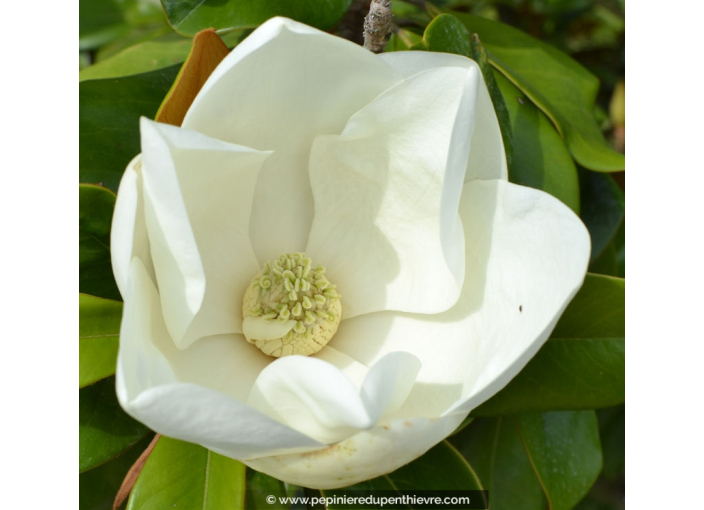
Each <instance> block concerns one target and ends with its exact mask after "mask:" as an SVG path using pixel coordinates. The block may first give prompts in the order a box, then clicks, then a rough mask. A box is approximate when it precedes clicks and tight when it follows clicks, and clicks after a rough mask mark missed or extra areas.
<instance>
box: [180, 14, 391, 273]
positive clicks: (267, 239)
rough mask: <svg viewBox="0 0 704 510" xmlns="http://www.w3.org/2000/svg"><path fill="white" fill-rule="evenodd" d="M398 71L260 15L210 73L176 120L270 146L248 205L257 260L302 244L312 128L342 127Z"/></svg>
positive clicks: (344, 44) (340, 42) (333, 40)
mask: <svg viewBox="0 0 704 510" xmlns="http://www.w3.org/2000/svg"><path fill="white" fill-rule="evenodd" d="M400 79H401V78H400V76H398V74H397V73H396V72H395V71H394V70H393V69H392V68H391V67H390V66H388V65H387V64H386V63H384V62H383V61H382V60H380V59H379V58H377V56H376V55H373V54H372V53H370V52H369V51H367V50H365V49H363V48H361V47H360V46H358V45H356V44H354V43H351V42H349V41H346V40H344V39H341V38H339V37H334V36H332V35H330V34H326V33H324V32H320V31H318V30H315V29H313V28H310V27H307V26H305V25H302V24H300V23H296V22H294V21H291V20H288V19H284V18H274V19H271V20H269V21H267V22H266V23H264V24H263V25H261V26H260V27H259V28H258V29H257V30H255V31H254V32H253V33H252V34H251V35H250V36H249V37H247V39H245V40H244V41H243V42H242V43H241V44H240V45H239V46H237V47H236V48H235V49H234V50H233V51H232V52H231V53H230V55H229V56H228V57H227V58H226V59H225V60H224V61H223V62H222V63H221V64H220V65H219V66H218V68H217V69H216V70H215V72H214V73H213V74H212V75H211V76H210V78H209V79H208V81H207V82H206V83H205V85H204V86H203V88H202V90H201V91H200V93H199V94H198V96H197V97H196V99H195V101H194V103H193V105H192V106H191V108H190V110H189V111H188V114H187V115H186V118H185V120H184V122H183V127H185V128H189V129H194V130H196V131H200V132H201V133H205V134H207V135H209V136H212V137H214V138H218V139H221V140H225V141H228V142H233V143H238V144H242V145H246V146H248V147H254V148H255V149H260V150H273V151H275V153H274V155H273V156H272V157H271V158H269V160H267V162H266V164H265V166H264V168H263V169H262V172H261V176H260V179H259V182H258V183H257V189H256V195H255V200H254V210H253V212H252V220H251V235H252V244H253V246H254V249H255V252H256V254H257V257H258V258H259V261H260V263H262V264H263V263H264V262H265V261H267V260H272V259H274V258H276V257H278V256H280V255H281V254H282V253H286V252H292V251H303V249H304V248H305V244H306V240H307V238H308V232H309V231H310V224H311V221H312V218H313V201H312V196H311V191H310V185H309V183H308V173H307V172H308V153H309V151H310V146H311V143H312V141H313V138H314V137H315V136H316V135H318V134H332V133H339V132H340V131H342V128H343V127H344V126H345V123H346V122H347V120H348V119H349V118H350V116H351V115H352V114H353V113H354V112H356V111H357V110H359V109H360V108H362V107H363V106H364V105H366V104H367V103H369V102H370V101H371V100H372V99H374V98H375V97H376V96H377V95H379V94H380V93H381V92H382V91H384V90H385V89H387V88H388V87H390V86H391V85H393V84H394V83H396V82H398V81H399V80H400ZM281 211H285V213H282V212H281Z"/></svg>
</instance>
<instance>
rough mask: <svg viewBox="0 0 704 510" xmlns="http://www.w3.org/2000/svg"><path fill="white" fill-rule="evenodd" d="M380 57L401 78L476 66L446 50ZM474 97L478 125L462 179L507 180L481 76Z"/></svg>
mask: <svg viewBox="0 0 704 510" xmlns="http://www.w3.org/2000/svg"><path fill="white" fill-rule="evenodd" d="M379 56H380V58H381V59H382V60H384V61H385V62H386V63H388V64H389V65H391V66H392V67H393V68H394V69H395V70H396V71H398V72H399V73H401V74H402V75H403V77H404V78H408V77H409V76H413V75H414V74H417V73H420V72H423V71H426V70H428V69H433V68H436V67H462V68H466V67H470V66H471V67H476V65H477V64H476V63H475V62H474V61H473V60H469V59H468V58H465V57H462V56H460V55H451V54H449V53H434V52H424V51H398V52H394V53H383V54H381V55H379ZM480 81H481V83H480V85H479V95H478V98H477V120H476V122H477V125H478V126H481V127H482V128H481V129H477V130H475V131H474V133H473V135H472V144H471V149H470V154H471V156H470V158H469V160H468V164H467V175H466V178H465V180H466V181H467V182H468V181H471V180H474V179H503V180H504V181H507V180H508V167H507V165H506V153H505V152H504V143H503V139H502V138H501V130H500V128H499V121H498V119H497V118H496V112H495V111H494V105H493V103H492V102H491V97H489V91H488V90H487V88H486V84H485V83H484V80H480Z"/></svg>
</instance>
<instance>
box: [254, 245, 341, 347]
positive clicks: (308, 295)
mask: <svg viewBox="0 0 704 510" xmlns="http://www.w3.org/2000/svg"><path fill="white" fill-rule="evenodd" d="M242 311H243V316H244V323H243V331H244V335H245V337H246V338H247V341H248V342H249V343H252V344H254V345H256V346H257V347H258V348H259V349H260V350H261V351H262V352H263V353H264V354H266V355H268V356H274V357H277V358H278V357H281V356H289V355H292V354H301V355H304V356H308V355H310V354H315V353H316V352H318V351H320V350H321V349H322V348H323V347H324V346H325V345H326V344H327V343H328V342H329V341H330V340H331V339H332V337H333V335H334V334H335V332H336V331H337V327H338V326H339V324H340V319H341V317H342V305H341V302H340V294H339V293H338V292H337V287H336V286H335V285H333V284H332V283H330V281H329V280H328V279H327V277H326V276H325V267H324V266H321V265H318V266H316V267H313V262H312V260H311V259H310V258H309V257H308V256H306V254H305V253H300V252H299V253H287V254H284V255H281V257H279V258H278V259H276V260H274V261H273V262H272V263H270V262H267V263H266V264H265V265H264V268H263V269H262V270H261V271H260V272H259V273H258V274H257V275H256V276H255V277H254V279H253V280H252V282H251V283H250V284H249V287H247V290H246V291H245V294H244V299H243V306H242Z"/></svg>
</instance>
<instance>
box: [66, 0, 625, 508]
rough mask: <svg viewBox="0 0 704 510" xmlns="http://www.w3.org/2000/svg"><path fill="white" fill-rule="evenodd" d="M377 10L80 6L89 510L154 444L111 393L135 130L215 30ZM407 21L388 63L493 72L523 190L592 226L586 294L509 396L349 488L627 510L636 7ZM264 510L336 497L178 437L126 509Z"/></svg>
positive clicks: (456, 7) (217, 0)
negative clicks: (115, 233) (423, 54)
mask: <svg viewBox="0 0 704 510" xmlns="http://www.w3.org/2000/svg"><path fill="white" fill-rule="evenodd" d="M363 4H364V2H353V1H352V0H328V1H326V2H318V1H317V0H300V1H296V2H285V1H282V0H205V1H200V0H197V1H196V0H161V5H159V4H157V3H156V2H154V1H151V0H80V26H79V57H80V58H79V61H80V67H81V74H80V80H81V84H80V124H79V132H80V159H79V162H80V168H79V178H80V188H79V197H80V204H79V206H80V207H79V253H80V262H79V268H80V282H79V291H80V292H81V295H80V298H79V299H80V302H79V305H80V306H79V308H80V331H79V348H80V374H79V387H80V395H79V396H80V415H79V433H80V450H79V471H80V473H81V474H80V508H81V509H82V510H97V509H109V508H111V507H112V501H113V498H114V495H115V493H116V492H117V489H118V488H119V486H120V483H121V482H122V479H123V478H124V476H125V474H126V473H127V471H128V469H129V468H130V466H131V465H132V464H133V463H134V461H135V460H136V459H137V457H138V456H139V455H140V453H141V452H142V451H143V450H144V449H145V448H146V447H147V445H148V444H149V442H150V441H151V439H152V437H153V432H152V431H150V430H148V429H147V428H146V427H144V426H143V425H141V424H140V423H138V422H136V421H134V420H133V419H132V418H130V417H129V416H127V415H126V414H125V413H124V412H123V411H122V410H121V409H120V407H119V405H118V403H117V399H116V396H115V387H114V377H113V374H114V372H115V360H116V356H117V346H118V337H119V328H120V317H121V313H122V303H121V298H120V294H119V291H118V290H117V286H116V285H115V281H114V278H113V277H112V271H111V267H110V224H111V219H112V213H113V208H114V205H115V192H116V191H117V186H118V183H119V180H120V177H121V175H122V172H123V171H124V169H125V167H126V165H127V164H128V163H129V161H130V160H131V158H132V157H134V155H136V154H137V153H138V152H139V129H138V119H139V117H140V116H142V115H144V116H146V117H150V118H153V117H154V115H155V113H156V111H157V109H158V107H159V105H160V104H161V102H162V100H163V98H164V96H165V95H166V93H167V92H168V90H169V88H170V86H171V84H172V82H173V80H174V78H175V77H176V75H177V73H178V70H179V68H180V63H182V62H183V61H184V60H185V58H186V56H187V55H188V51H189V49H190V44H191V43H190V38H189V37H190V36H192V35H193V34H195V33H196V32H198V31H199V30H201V29H204V28H208V27H210V26H214V27H215V28H218V29H219V30H220V34H221V37H222V38H223V40H224V41H225V42H226V44H227V45H228V46H229V47H233V46H235V45H236V44H237V43H238V42H239V41H240V40H241V39H242V38H243V37H244V36H246V35H247V34H248V33H249V31H250V30H251V29H252V28H254V27H256V26H258V25H259V24H261V23H262V22H263V21H265V20H266V19H268V18H269V17H271V16H274V15H282V16H288V17H291V18H294V19H297V20H299V21H302V22H305V23H307V24H310V25H312V26H315V27H318V28H321V29H323V30H329V31H332V32H333V33H337V32H338V30H339V29H340V27H343V26H348V25H349V24H350V23H353V22H357V23H359V20H360V12H361V14H362V15H364V14H365V13H366V10H365V9H366V5H363ZM394 15H395V18H394V23H395V25H394V32H393V34H392V35H391V38H390V41H389V45H388V48H387V51H401V50H411V51H413V50H425V51H441V52H449V53H457V54H461V55H465V56H467V57H469V58H472V59H474V60H476V61H477V62H478V63H479V65H480V68H481V70H482V74H483V75H484V79H485V82H486V83H487V85H488V88H489V91H490V95H491V98H492V101H493V102H494V106H495V108H496V111H497V115H498V118H499V121H500V124H501V130H502V135H503V139H504V144H505V145H506V151H507V160H508V162H509V178H510V180H511V181H512V182H514V183H517V184H521V185H525V186H530V187H533V188H537V189H541V190H543V191H546V192H547V193H550V194H552V195H553V196H555V197H557V198H558V199H559V200H561V201H562V202H563V203H565V204H566V205H567V206H568V207H570V208H571V209H572V210H573V211H575V213H577V214H579V215H580V217H581V218H582V221H583V222H584V224H585V225H586V226H587V228H588V230H589V233H590V235H591V240H592V253H591V263H590V268H589V270H590V274H588V275H587V277H586V280H585V283H584V286H583V287H582V289H581V290H580V292H579V293H578V294H577V296H576V298H575V299H574V300H573V301H572V303H571V304H570V305H569V306H568V308H567V310H566V311H565V313H564V315H563V316H562V318H561V319H560V321H559V323H558V324H557V326H556V328H555V330H554V332H553V334H552V336H551V338H550V339H549V340H548V341H547V342H546V344H545V345H544V346H543V347H542V348H541V349H540V351H539V352H538V353H537V354H536V356H535V357H534V358H533V359H532V360H531V361H530V362H529V363H528V365H527V366H526V367H525V368H524V370H523V371H522V372H521V373H520V374H519V375H518V376H517V377H516V378H515V379H514V380H513V381H511V382H510V383H509V384H508V385H507V386H506V387H505V388H504V389H503V390H501V391H500V392H499V393H498V394H496V395H495V396H494V397H492V398H491V399H489V400H488V401H487V402H485V403H483V404H482V405H480V406H479V407H478V408H476V409H475V410H473V411H472V413H471V414H470V416H469V417H468V418H467V419H466V420H465V422H464V423H463V425H462V426H461V427H460V428H459V429H458V431H456V433H455V434H454V435H452V436H451V437H450V438H448V439H447V440H445V441H443V442H442V443H440V444H439V445H437V446H436V447H434V448H433V449H431V450H430V451H429V452H427V453H426V454H425V455H424V456H422V457H421V458H419V459H417V460H416V461H414V462H412V463H411V464H409V465H407V466H404V467H402V468H400V469H399V470H397V471H396V472H394V473H390V474H388V475H386V476H382V477H379V478H376V479H374V480H369V481H367V482H364V483H361V484H358V485H356V486H354V487H352V488H353V489H356V490H365V491H373V490H380V489H384V490H403V489H413V488H417V489H472V488H483V489H488V490H489V503H490V504H491V506H492V508H493V509H494V510H497V509H498V510H501V509H506V510H514V509H517V508H520V509H522V510H538V509H547V508H550V509H552V510H568V509H571V508H577V509H580V510H591V509H600V510H615V509H620V508H623V475H624V469H625V459H624V442H625V428H624V427H625V406H624V399H625V395H624V392H625V375H624V363H625V338H624V337H625V327H624V304H625V303H624V302H625V281H624V277H625V199H624V189H625V188H624V177H623V176H624V174H623V173H622V170H623V167H624V158H623V147H624V142H623V133H624V127H625V126H624V120H623V112H622V108H620V107H619V104H622V103H623V99H622V97H621V98H619V97H618V95H616V97H614V94H615V92H614V91H615V90H617V84H618V83H619V82H620V81H623V79H624V78H623V76H624V64H625V63H624V4H623V0H601V1H597V0H494V1H492V0H481V1H480V0H476V1H473V0H439V1H437V2H434V3H430V2H423V1H421V0H413V1H409V2H402V1H400V0H396V1H394ZM355 20H356V21H355ZM359 30H360V31H361V25H359ZM611 103H613V104H611ZM346 490H348V489H340V490H336V491H324V492H325V494H326V495H332V494H341V493H344V492H345V491H346ZM266 493H271V494H278V495H316V494H319V493H320V491H312V490H310V489H304V488H302V487H295V486H291V485H289V484H285V483H282V482H280V481H278V480H275V479H273V478H271V477H269V476H267V475H264V474H262V473H257V472H255V471H253V470H250V469H248V468H246V467H245V466H243V465H242V464H240V463H239V462H237V461H233V460H231V459H228V458H225V457H222V456H220V455H217V454H215V453H212V452H209V451H208V450H206V449H205V448H203V447H201V446H197V445H193V444H188V443H184V442H181V441H177V440H174V439H170V438H166V437H163V438H161V439H160V440H159V441H158V443H157V444H156V447H155V449H154V450H153V452H152V454H151V455H150V457H149V459H148V461H147V463H146V466H145V468H144V470H143V471H142V473H141V475H140V477H139V479H138V481H137V483H136V485H135V487H134V490H133V491H132V495H131V497H130V499H129V501H128V502H126V503H125V504H123V507H124V506H127V507H129V508H131V509H134V510H146V509H163V508H172V507H174V506H176V507H180V508H212V509H224V508H227V509H236V508H267V506H268V504H267V503H266V502H265V501H263V500H262V494H266ZM204 502H205V506H204ZM331 508H335V507H334V506H332V507H331Z"/></svg>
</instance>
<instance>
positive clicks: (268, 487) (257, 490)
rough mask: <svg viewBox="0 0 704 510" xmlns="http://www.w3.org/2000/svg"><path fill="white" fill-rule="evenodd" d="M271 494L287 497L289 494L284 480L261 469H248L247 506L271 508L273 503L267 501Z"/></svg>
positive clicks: (251, 508) (250, 509)
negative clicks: (260, 470) (262, 471)
mask: <svg viewBox="0 0 704 510" xmlns="http://www.w3.org/2000/svg"><path fill="white" fill-rule="evenodd" d="M269 495H271V496H275V497H277V498H281V497H286V496H287V495H288V494H287V492H286V487H285V484H284V482H282V481H280V480H277V479H276V478H273V477H271V476H269V475H266V474H264V473H260V472H259V471H255V470H253V469H247V474H246V489H245V502H246V503H245V508H247V510H260V509H265V508H271V507H272V505H271V503H268V502H267V501H266V497H267V496H269ZM277 507H278V505H277Z"/></svg>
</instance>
